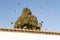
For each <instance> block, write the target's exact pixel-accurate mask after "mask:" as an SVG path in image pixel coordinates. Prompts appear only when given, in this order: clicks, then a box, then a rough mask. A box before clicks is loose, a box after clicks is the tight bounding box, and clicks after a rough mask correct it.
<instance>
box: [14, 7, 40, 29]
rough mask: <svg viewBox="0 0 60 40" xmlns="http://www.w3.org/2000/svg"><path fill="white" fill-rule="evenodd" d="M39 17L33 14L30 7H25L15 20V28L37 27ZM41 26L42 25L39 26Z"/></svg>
mask: <svg viewBox="0 0 60 40" xmlns="http://www.w3.org/2000/svg"><path fill="white" fill-rule="evenodd" d="M37 25H38V21H37V18H36V17H35V16H34V15H32V12H31V10H30V9H29V8H24V9H23V11H22V14H21V16H20V17H18V19H17V21H16V22H15V25H14V28H24V27H26V28H27V29H36V28H37V27H38V26H37ZM39 28H40V27H39Z"/></svg>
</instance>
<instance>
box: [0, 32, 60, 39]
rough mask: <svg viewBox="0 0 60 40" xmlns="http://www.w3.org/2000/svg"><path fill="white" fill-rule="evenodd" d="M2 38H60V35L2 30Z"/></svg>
mask: <svg viewBox="0 0 60 40" xmlns="http://www.w3.org/2000/svg"><path fill="white" fill-rule="evenodd" d="M0 40H60V35H49V34H35V33H24V32H6V31H0Z"/></svg>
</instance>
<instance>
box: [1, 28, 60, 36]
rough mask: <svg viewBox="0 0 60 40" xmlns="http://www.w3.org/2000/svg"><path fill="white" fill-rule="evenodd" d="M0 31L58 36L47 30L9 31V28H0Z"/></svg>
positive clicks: (59, 33)
mask: <svg viewBox="0 0 60 40" xmlns="http://www.w3.org/2000/svg"><path fill="white" fill-rule="evenodd" d="M0 31H7V32H25V33H36V34H49V35H60V32H53V31H48V30H28V29H16V28H15V29H11V28H0Z"/></svg>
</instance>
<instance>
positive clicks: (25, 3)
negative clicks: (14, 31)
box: [0, 0, 60, 32]
mask: <svg viewBox="0 0 60 40" xmlns="http://www.w3.org/2000/svg"><path fill="white" fill-rule="evenodd" d="M18 3H20V5H18ZM25 7H28V8H30V9H31V11H32V14H33V15H35V16H36V17H37V19H38V22H41V21H42V20H43V21H44V23H43V26H42V30H45V29H46V28H47V29H48V30H50V31H59V32H60V0H0V27H5V28H13V27H14V25H13V24H11V22H15V21H16V20H17V18H18V17H19V16H20V15H21V12H22V10H23V8H25ZM15 10H16V12H15Z"/></svg>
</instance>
